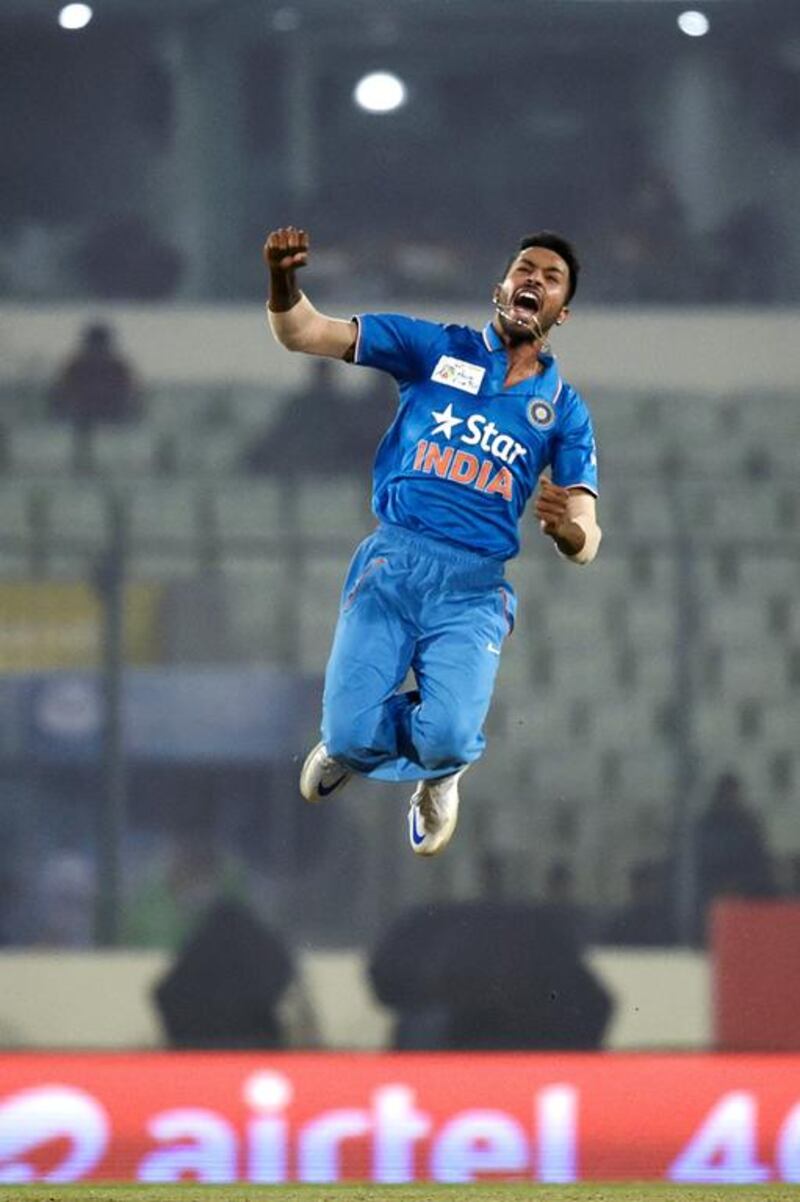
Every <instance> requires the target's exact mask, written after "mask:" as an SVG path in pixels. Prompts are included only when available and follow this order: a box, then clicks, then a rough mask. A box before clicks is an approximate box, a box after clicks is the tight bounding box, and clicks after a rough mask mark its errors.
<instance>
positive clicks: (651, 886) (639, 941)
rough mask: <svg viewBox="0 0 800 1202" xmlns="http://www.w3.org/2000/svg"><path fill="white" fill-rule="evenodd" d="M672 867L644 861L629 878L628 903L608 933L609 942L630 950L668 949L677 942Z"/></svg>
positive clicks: (635, 866)
mask: <svg viewBox="0 0 800 1202" xmlns="http://www.w3.org/2000/svg"><path fill="white" fill-rule="evenodd" d="M669 885H670V881H669V865H668V864H667V863H664V862H661V861H656V860H641V861H640V862H639V863H638V864H634V865H633V866H632V867H631V870H630V873H629V876H628V901H627V903H626V904H625V905H624V906H623V907H622V908H621V909H620V910H618V911H617V913H616V914H614V915H613V916H612V918H611V921H610V922H609V925H608V929H607V931H606V932H605V936H604V940H603V942H605V943H611V944H617V945H620V946H628V947H665V946H668V945H669V944H672V943H674V942H675V931H674V923H673V916H672V905H671V895H670V888H669Z"/></svg>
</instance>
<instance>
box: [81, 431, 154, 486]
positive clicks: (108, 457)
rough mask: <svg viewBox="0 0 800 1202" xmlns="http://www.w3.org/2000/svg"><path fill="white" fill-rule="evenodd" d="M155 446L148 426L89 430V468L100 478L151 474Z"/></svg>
mask: <svg viewBox="0 0 800 1202" xmlns="http://www.w3.org/2000/svg"><path fill="white" fill-rule="evenodd" d="M158 446H159V441H158V437H157V435H156V433H155V431H154V430H153V429H152V428H151V427H149V426H98V427H97V429H95V430H93V431H92V439H91V462H92V467H93V468H94V470H95V471H96V472H97V473H98V474H99V475H101V476H110V477H113V478H117V477H119V476H120V475H130V476H148V475H152V474H153V472H154V471H155V470H156V466H157V451H158Z"/></svg>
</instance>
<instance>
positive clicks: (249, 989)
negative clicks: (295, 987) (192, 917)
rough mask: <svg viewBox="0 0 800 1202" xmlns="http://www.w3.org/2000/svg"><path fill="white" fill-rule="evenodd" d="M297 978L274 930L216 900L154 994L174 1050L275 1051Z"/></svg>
mask: <svg viewBox="0 0 800 1202" xmlns="http://www.w3.org/2000/svg"><path fill="white" fill-rule="evenodd" d="M293 975H294V968H293V965H292V961H291V958H290V956H289V953H288V951H287V950H286V948H285V946H284V944H283V941H282V940H281V939H280V938H279V936H278V935H277V934H276V933H275V932H274V931H272V930H271V929H270V928H269V927H268V926H267V925H266V924H265V923H263V922H261V921H259V920H258V919H256V918H255V917H254V916H253V914H252V913H251V912H250V910H249V909H248V908H247V907H246V906H243V905H242V904H241V903H240V902H230V901H228V902H219V903H217V904H216V905H214V906H212V908H211V909H210V910H209V911H208V912H207V913H206V915H205V917H204V918H203V921H202V923H201V924H200V926H199V927H198V929H197V930H196V931H195V932H194V934H193V935H192V937H191V938H190V939H189V940H188V941H187V942H186V943H185V944H184V945H183V947H182V948H181V950H180V953H179V955H178V957H177V960H176V961H175V963H174V964H173V966H172V967H171V968H170V970H169V971H168V972H167V973H166V975H165V976H164V977H163V978H162V979H161V980H160V981H159V982H158V983H157V985H156V987H155V991H154V994H155V1000H156V1004H157V1006H158V1009H159V1012H160V1014H161V1018H162V1021H163V1023H164V1027H165V1029H166V1032H167V1035H168V1037H169V1040H170V1042H171V1043H172V1044H173V1045H175V1046H178V1047H204V1048H272V1047H278V1046H280V1045H281V1044H282V1043H283V1042H284V1038H283V1031H282V1028H281V1022H280V1019H279V1016H278V1014H277V1011H276V1007H277V1005H278V1003H279V1001H280V999H281V997H282V995H283V993H284V991H285V990H286V988H287V986H288V985H289V983H290V981H291V980H292V977H293Z"/></svg>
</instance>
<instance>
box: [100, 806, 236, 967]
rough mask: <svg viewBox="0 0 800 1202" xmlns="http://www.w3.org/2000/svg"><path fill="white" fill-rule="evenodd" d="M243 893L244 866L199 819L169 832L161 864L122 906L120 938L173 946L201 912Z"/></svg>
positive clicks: (143, 944)
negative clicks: (195, 823) (121, 932)
mask: <svg viewBox="0 0 800 1202" xmlns="http://www.w3.org/2000/svg"><path fill="white" fill-rule="evenodd" d="M247 894H248V881H247V873H246V869H245V867H244V865H243V864H242V863H241V862H240V861H239V860H238V859H237V858H236V857H235V856H233V855H232V854H231V853H230V851H226V850H224V849H223V848H222V847H221V846H220V842H219V838H218V836H217V833H216V831H215V829H213V827H212V826H211V825H209V824H208V823H207V822H205V821H204V820H203V818H202V817H201V818H199V820H198V823H197V825H196V827H194V828H191V827H187V829H185V830H180V831H178V832H176V833H175V834H174V835H173V839H172V845H171V847H170V849H169V851H168V853H167V858H166V863H163V864H162V865H161V866H159V867H158V868H156V870H155V871H154V872H151V873H150V874H149V875H148V876H146V877H145V879H144V880H143V881H142V882H141V884H140V886H139V888H138V889H137V890H136V891H135V893H134V894H133V896H132V897H131V900H130V902H129V904H128V905H127V907H126V911H125V915H124V922H123V938H124V942H125V943H128V944H133V945H135V946H137V947H168V948H172V949H177V948H179V947H181V946H182V945H183V944H184V943H185V942H186V940H187V939H188V938H189V937H190V936H191V934H192V932H193V931H194V930H195V929H196V928H197V927H198V925H199V924H200V923H201V922H202V921H203V919H204V917H205V915H206V914H207V913H208V912H209V911H210V910H211V909H212V908H213V907H214V906H215V905H217V904H218V903H220V902H223V901H237V902H243V901H245V900H246V898H247Z"/></svg>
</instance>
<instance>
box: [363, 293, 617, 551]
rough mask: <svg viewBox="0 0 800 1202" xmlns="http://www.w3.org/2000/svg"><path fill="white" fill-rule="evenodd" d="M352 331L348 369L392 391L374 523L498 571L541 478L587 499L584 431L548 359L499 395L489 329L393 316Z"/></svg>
mask: <svg viewBox="0 0 800 1202" xmlns="http://www.w3.org/2000/svg"><path fill="white" fill-rule="evenodd" d="M356 321H357V322H358V339H357V342H356V350H355V360H354V361H355V362H356V363H360V364H363V365H365V366H367V367H377V368H379V369H380V370H381V371H386V372H389V373H390V375H392V376H394V378H395V380H396V381H397V383H398V386H399V389H400V406H399V409H398V411H397V415H396V417H395V419H394V421H393V422H392V424H391V426H390V427H389V429H388V430H387V431H386V434H385V435H384V437H383V439H382V440H381V443H380V446H379V447H378V451H377V454H376V458H375V468H374V477H373V499H372V508H373V511H374V513H375V516H376V517H377V518H378V519H379V520H380V521H384V522H389V523H391V524H392V525H395V526H403V527H405V528H406V529H408V530H412V531H417V532H418V533H420V534H427V535H431V536H433V537H434V538H439V539H444V540H445V541H446V542H448V543H453V544H455V545H456V546H459V547H467V548H469V550H471V551H477V552H479V553H480V554H482V555H487V556H490V557H491V558H493V559H500V560H506V559H511V558H512V557H513V556H514V555H516V554H517V552H518V551H519V521H520V518H521V516H522V512H523V510H524V508H525V505H526V504H527V502H528V499H529V498H530V496H531V494H532V493H533V492H534V490H535V488H536V485H537V482H538V480H539V476H540V475H541V473H542V471H543V469H544V468H545V467H547V466H548V465H549V466H550V467H551V468H552V477H553V480H554V482H555V483H556V484H560V485H561V486H562V487H563V488H574V487H577V486H580V487H581V488H585V489H588V490H589V492H592V493H594V494H595V495H596V494H597V457H596V453H595V441H594V432H593V430H592V420H591V417H590V415H589V411H588V409H587V408H586V405H585V403H584V401H583V399H582V398H581V397H580V395H579V394H578V393H577V392H576V391H575V389H574V388H572V387H570V385H569V384H566V383H565V382H564V381H563V380H562V379H561V377H560V375H559V372H558V366H557V364H556V361H555V359H554V358H553V357H552V356H551V355H545V354H542V355H541V356H540V361H541V363H542V367H543V371H542V372H541V373H540V374H539V375H538V376H534V377H531V378H530V379H527V380H523V381H521V383H519V384H516V385H514V387H513V388H504V387H503V382H504V380H505V377H506V373H507V370H508V361H507V356H506V350H505V347H504V345H503V343H502V341H501V339H500V337H499V335H498V334H497V331H496V330H495V329H494V326H493V325H492V324H491V322H490V323H489V324H488V325H486V327H485V328H484V329H483V331H479V330H473V329H470V328H469V327H468V326H457V325H438V324H437V323H435V322H430V321H421V320H418V319H416V318H412V317H404V316H401V315H396V314H363V315H361V316H359V317H357V318H356Z"/></svg>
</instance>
